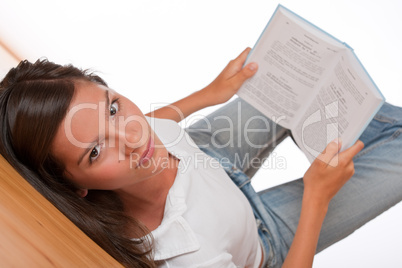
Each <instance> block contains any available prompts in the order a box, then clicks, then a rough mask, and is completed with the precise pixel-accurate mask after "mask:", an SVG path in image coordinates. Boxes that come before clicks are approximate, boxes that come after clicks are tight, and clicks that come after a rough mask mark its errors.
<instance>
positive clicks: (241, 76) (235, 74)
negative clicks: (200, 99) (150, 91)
mask: <svg viewBox="0 0 402 268" xmlns="http://www.w3.org/2000/svg"><path fill="white" fill-rule="evenodd" d="M250 50H251V48H246V49H245V50H244V51H243V52H242V53H241V54H240V55H239V56H238V57H237V58H236V59H234V60H231V61H230V62H229V64H228V65H227V66H226V67H225V69H223V71H222V72H221V73H220V74H219V75H218V77H217V78H216V79H215V80H214V81H213V82H212V83H211V84H209V85H208V86H207V87H205V88H204V89H202V90H201V92H202V93H203V96H204V98H205V101H206V102H207V103H208V106H212V105H216V104H221V103H224V102H226V101H228V100H229V99H230V98H231V97H233V96H234V94H236V92H237V91H238V90H239V88H240V86H241V85H242V84H243V83H244V82H245V81H246V80H247V79H248V78H250V77H252V76H253V75H254V74H255V73H256V72H257V69H258V65H257V63H255V62H251V63H249V64H247V65H246V66H244V68H243V64H244V62H245V61H246V58H247V55H248V53H249V52H250Z"/></svg>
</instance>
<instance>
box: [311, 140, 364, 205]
mask: <svg viewBox="0 0 402 268" xmlns="http://www.w3.org/2000/svg"><path fill="white" fill-rule="evenodd" d="M363 147H364V144H363V142H361V141H357V142H356V143H355V144H354V145H353V146H351V147H350V148H348V149H347V150H345V151H343V152H341V153H339V150H340V148H341V144H340V142H337V141H332V142H331V143H329V144H328V146H327V148H326V149H325V151H324V152H323V153H321V154H320V155H319V156H318V157H317V158H316V159H315V161H314V162H313V163H312V164H311V166H310V168H309V169H308V170H307V172H306V174H305V175H304V177H303V181H304V197H306V198H308V199H310V198H311V199H313V200H314V202H315V203H316V204H321V205H324V206H327V205H328V204H329V202H330V201H331V199H332V198H333V197H334V196H335V194H336V193H337V192H338V191H339V190H340V189H341V188H342V186H343V185H344V184H345V183H346V182H347V181H348V180H349V179H350V178H351V177H352V176H353V174H354V164H353V157H354V156H355V155H356V154H357V153H359V152H360V151H361V150H362V149H363Z"/></svg>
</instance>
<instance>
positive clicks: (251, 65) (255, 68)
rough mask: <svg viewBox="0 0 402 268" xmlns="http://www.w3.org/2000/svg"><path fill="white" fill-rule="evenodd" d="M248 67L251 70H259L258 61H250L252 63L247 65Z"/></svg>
mask: <svg viewBox="0 0 402 268" xmlns="http://www.w3.org/2000/svg"><path fill="white" fill-rule="evenodd" d="M247 68H248V69H249V70H251V71H254V70H257V68H258V65H257V63H255V62H252V63H250V64H249V65H248V66H247Z"/></svg>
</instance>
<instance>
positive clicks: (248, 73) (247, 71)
mask: <svg viewBox="0 0 402 268" xmlns="http://www.w3.org/2000/svg"><path fill="white" fill-rule="evenodd" d="M257 70H258V64H257V63H255V62H250V63H249V64H247V65H246V66H244V67H243V69H241V71H240V72H238V73H237V74H236V75H234V76H233V77H232V79H233V81H234V83H235V84H237V85H238V86H239V87H240V86H241V85H242V84H243V83H244V81H246V80H247V79H249V78H250V77H252V76H253V75H254V74H255V73H256V72H257Z"/></svg>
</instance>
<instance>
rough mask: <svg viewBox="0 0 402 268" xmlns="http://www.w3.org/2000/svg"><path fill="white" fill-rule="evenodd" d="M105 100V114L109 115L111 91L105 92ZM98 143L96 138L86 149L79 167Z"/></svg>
mask: <svg viewBox="0 0 402 268" xmlns="http://www.w3.org/2000/svg"><path fill="white" fill-rule="evenodd" d="M105 99H106V102H105V112H106V114H107V111H108V107H109V105H110V99H109V90H106V91H105ZM98 142H99V136H98V137H96V138H95V139H94V140H93V141H92V142H91V143H90V144H89V146H88V147H87V148H85V150H84V152H83V153H82V154H81V155H80V157H79V158H78V161H77V166H79V165H80V164H81V162H82V160H83V159H84V157H85V156H86V155H87V153H88V152H89V151H90V150H92V149H93V148H94V147H95V146H96V144H97V143H98Z"/></svg>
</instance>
